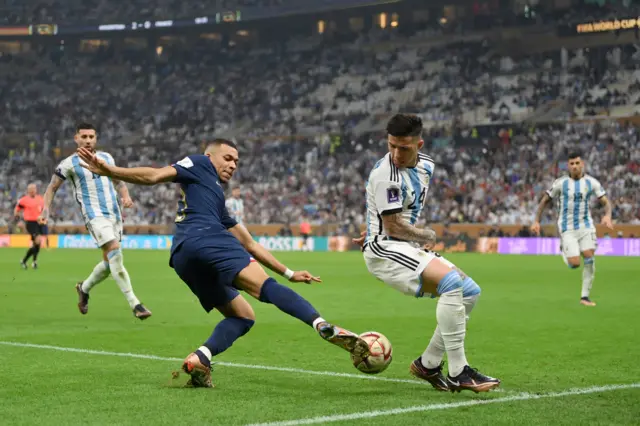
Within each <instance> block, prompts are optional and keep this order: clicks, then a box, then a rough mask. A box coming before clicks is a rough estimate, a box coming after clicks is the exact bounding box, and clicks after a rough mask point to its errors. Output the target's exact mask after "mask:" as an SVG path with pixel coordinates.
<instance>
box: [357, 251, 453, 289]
mask: <svg viewBox="0 0 640 426" xmlns="http://www.w3.org/2000/svg"><path fill="white" fill-rule="evenodd" d="M363 255H364V262H365V264H366V265H367V269H368V270H369V272H371V274H372V275H373V276H374V277H376V278H377V279H378V280H380V281H382V282H384V283H386V284H387V285H390V286H391V287H393V288H395V289H396V290H398V291H400V292H402V293H404V294H406V295H409V296H414V297H422V296H424V297H431V294H429V293H423V292H422V283H421V275H422V271H424V268H426V267H427V265H428V264H429V263H430V262H431V261H432V260H433V259H435V258H438V259H440V261H442V262H444V263H446V264H447V265H449V266H450V267H451V268H453V267H454V265H453V263H451V262H449V261H448V260H446V259H445V258H443V257H442V256H440V255H439V254H437V253H434V252H427V251H425V250H424V249H422V248H421V247H419V246H417V245H413V244H411V243H408V242H404V241H393V240H380V239H379V240H378V241H371V242H369V243H368V244H367V247H366V248H365V250H364V253H363Z"/></svg>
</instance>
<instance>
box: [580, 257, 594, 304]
mask: <svg viewBox="0 0 640 426" xmlns="http://www.w3.org/2000/svg"><path fill="white" fill-rule="evenodd" d="M591 260H592V262H591V263H587V261H588V259H585V260H584V268H583V269H582V297H589V294H591V287H592V286H593V280H594V278H595V276H596V259H594V258H591Z"/></svg>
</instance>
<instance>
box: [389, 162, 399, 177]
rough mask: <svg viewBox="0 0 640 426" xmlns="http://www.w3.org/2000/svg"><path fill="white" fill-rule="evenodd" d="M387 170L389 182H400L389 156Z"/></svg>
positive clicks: (396, 169)
mask: <svg viewBox="0 0 640 426" xmlns="http://www.w3.org/2000/svg"><path fill="white" fill-rule="evenodd" d="M389 168H390V169H391V173H390V176H389V180H390V181H391V182H400V172H399V171H398V168H397V167H396V166H395V165H394V164H393V160H392V159H391V156H389Z"/></svg>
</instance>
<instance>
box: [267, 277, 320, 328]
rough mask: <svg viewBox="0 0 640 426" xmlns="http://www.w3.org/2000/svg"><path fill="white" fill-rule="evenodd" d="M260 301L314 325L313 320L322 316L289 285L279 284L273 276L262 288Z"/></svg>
mask: <svg viewBox="0 0 640 426" xmlns="http://www.w3.org/2000/svg"><path fill="white" fill-rule="evenodd" d="M260 301H261V302H264V303H271V304H273V305H275V306H276V307H277V308H278V309H280V310H281V311H282V312H284V313H287V314H289V315H291V316H292V317H296V318H298V319H299V320H300V321H302V322H304V323H306V324H309V325H310V326H312V327H313V321H315V319H316V318H319V317H320V314H319V313H318V311H316V309H315V308H314V307H313V306H311V303H309V302H307V300H306V299H304V298H303V297H302V296H300V295H299V294H298V293H296V292H295V291H293V290H291V289H290V288H289V287H285V286H283V285H282V284H278V282H277V281H276V280H274V279H273V278H268V279H267V280H266V281H265V282H264V284H263V285H262V290H260Z"/></svg>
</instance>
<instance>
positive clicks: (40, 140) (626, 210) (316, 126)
mask: <svg viewBox="0 0 640 426" xmlns="http://www.w3.org/2000/svg"><path fill="white" fill-rule="evenodd" d="M283 1H285V2H286V0H283ZM256 2H257V3H261V2H268V0H256V1H248V0H247V4H249V3H256ZM25 4H29V2H27V3H25ZM70 4H73V2H70ZM83 4H84V3H83ZM160 4H164V2H161V3H160ZM65 7H69V6H68V5H67V6H65ZM425 36H428V34H427V33H425V32H418V33H415V34H412V35H407V34H401V33H399V32H394V31H393V30H390V31H382V30H380V31H375V30H372V31H371V32H369V33H366V34H361V35H359V36H358V37H357V38H355V39H351V40H343V39H337V40H333V41H329V40H327V39H325V38H323V37H321V36H316V37H310V38H306V39H302V38H295V39H292V40H289V41H286V42H269V43H267V44H263V45H260V46H254V47H252V48H248V47H244V46H241V45H238V46H235V47H234V48H231V47H227V48H220V47H219V46H217V47H216V46H212V45H211V42H209V41H207V40H200V41H198V42H194V43H192V44H191V45H189V48H188V49H185V48H183V47H170V46H167V47H166V48H165V49H164V51H163V52H160V53H158V54H149V52H148V51H147V50H145V51H140V50H135V49H127V48H124V49H119V50H117V51H116V50H115V49H113V48H111V47H110V46H101V47H99V48H97V49H95V50H93V51H91V52H67V51H65V50H64V49H63V48H62V47H61V48H60V49H58V50H55V51H34V52H26V53H22V54H16V55H4V56H2V57H0V61H2V62H3V66H2V67H0V77H1V78H0V97H1V98H2V99H3V102H2V103H1V104H0V114H1V115H2V117H3V121H2V122H1V123H0V141H3V142H6V141H10V140H15V139H16V138H17V139H18V140H20V139H21V138H22V139H23V140H22V142H24V143H17V144H16V143H13V144H11V143H0V153H2V156H1V157H0V158H3V159H4V161H3V164H2V167H1V168H0V178H1V179H0V206H1V208H2V211H3V212H10V211H11V210H12V207H13V203H14V202H15V200H16V199H17V197H18V196H19V195H20V194H21V193H22V192H23V191H24V189H25V188H24V187H25V186H26V182H28V181H39V182H40V187H41V190H44V187H45V186H46V183H47V182H48V180H49V177H50V175H51V173H52V172H53V169H54V167H55V165H56V164H57V162H59V161H60V160H61V159H62V158H64V156H65V155H67V154H68V153H69V150H70V149H72V148H73V144H72V142H71V140H70V139H71V135H72V134H73V128H74V125H75V123H76V121H77V120H85V121H89V122H94V123H96V124H97V125H98V126H99V133H100V136H99V137H100V141H101V142H100V143H101V145H102V147H103V148H104V149H105V150H106V151H109V152H111V153H112V154H113V155H114V157H115V158H116V161H118V162H119V163H120V164H125V165H130V166H131V165H156V166H163V165H166V164H170V163H171V162H173V161H176V160H179V158H177V157H176V156H179V155H185V154H190V153H197V152H199V151H200V150H201V148H202V143H203V141H206V140H211V139H212V138H214V137H216V136H226V137H230V138H233V139H234V140H236V141H237V142H238V144H239V145H240V151H241V157H242V165H241V168H240V169H239V171H238V173H237V176H236V178H235V179H234V181H235V182H236V183H239V184H240V185H241V186H242V192H243V198H244V199H245V206H246V209H247V212H246V218H245V219H246V221H247V222H249V223H273V222H279V223H288V222H290V223H294V222H297V221H299V220H300V218H301V217H308V218H309V219H310V220H311V221H312V222H314V223H316V224H318V223H327V222H348V223H354V222H355V223H362V222H363V220H364V218H363V216H362V215H363V213H364V194H363V188H364V182H365V180H366V175H367V173H368V170H369V169H370V168H371V166H372V165H373V164H374V162H375V161H376V160H377V159H378V158H379V157H381V156H382V155H384V152H385V144H384V140H381V139H380V134H381V133H382V132H381V131H380V129H381V127H380V125H379V124H380V121H384V118H380V119H379V118H377V117H378V116H379V115H382V116H384V114H388V113H390V112H394V111H398V110H402V111H413V112H416V113H419V114H420V115H421V116H422V117H423V119H424V121H425V124H426V127H427V129H426V131H425V140H426V141H427V148H426V149H427V150H428V152H429V153H430V154H431V155H432V156H433V157H434V158H435V159H436V161H437V162H438V166H437V167H438V171H437V172H436V177H435V179H434V180H433V185H432V188H431V190H430V193H429V195H430V201H429V202H428V207H427V213H426V215H425V218H424V220H425V221H428V222H484V223H490V224H497V223H501V224H526V223H529V222H530V221H531V219H532V217H533V214H534V212H535V205H536V201H537V196H538V195H539V194H540V193H541V192H542V191H543V190H544V189H546V187H547V186H548V185H550V183H551V181H552V180H553V178H554V177H555V176H557V175H559V174H560V173H561V172H562V170H560V168H561V165H562V163H563V159H564V156H565V155H566V153H567V151H568V150H569V149H573V148H578V149H580V150H581V151H582V152H584V155H585V159H586V160H587V161H588V172H589V173H590V174H592V175H594V176H595V177H596V178H598V179H600V180H601V181H602V183H603V185H604V186H605V188H606V189H607V190H608V191H609V194H610V196H611V197H612V199H613V200H614V203H615V205H616V208H615V211H614V217H615V219H616V220H617V221H619V222H624V223H640V209H639V207H640V200H638V194H637V191H634V188H637V187H638V183H640V182H639V179H640V177H639V175H638V167H639V164H640V158H639V156H640V145H639V142H638V129H637V128H635V127H624V126H621V125H619V124H617V123H615V122H614V124H610V123H611V121H607V122H606V124H583V125H578V124H574V125H571V124H567V125H564V124H558V123H556V124H553V125H548V124H540V125H535V126H532V127H529V126H530V125H527V127H524V128H522V127H520V125H519V124H517V122H518V121H520V120H521V119H522V118H525V117H527V116H530V115H531V114H533V113H534V112H536V111H537V110H538V108H540V107H542V106H544V105H545V104H547V103H551V102H552V101H556V100H563V101H565V102H566V103H567V104H568V105H570V106H571V107H570V108H569V109H566V110H564V112H563V114H565V118H571V117H573V116H582V115H585V116H588V115H596V114H598V113H599V112H600V111H601V110H602V109H603V108H604V109H606V108H612V107H619V106H621V105H624V106H625V107H626V106H628V105H631V106H630V107H629V108H635V105H637V104H638V103H640V96H639V95H640V91H639V89H640V83H639V81H640V78H639V77H640V74H637V72H636V71H635V67H636V64H637V63H638V59H636V58H635V56H636V54H635V49H634V48H633V47H632V46H623V47H622V48H621V49H618V50H616V49H611V51H609V52H608V53H607V55H606V57H607V61H606V62H605V63H604V65H603V66H602V67H600V68H599V69H598V70H594V69H593V67H591V66H590V64H589V58H588V57H586V56H585V54H584V52H583V51H580V50H576V51H572V52H561V51H556V52H550V53H547V54H544V55H531V56H528V57H526V58H524V59H518V60H516V59H513V58H510V57H503V56H499V55H496V54H494V53H492V46H491V45H490V44H489V43H488V42H487V41H486V40H482V39H480V40H475V41H470V40H468V41H466V42H459V41H454V42H450V43H447V44H446V45H440V46H438V45H432V46H430V47H429V48H426V47H407V46H406V45H402V43H400V44H401V46H399V47H396V48H393V49H390V50H389V49H387V50H378V49H375V46H376V44H377V43H379V42H381V41H389V40H391V41H403V40H405V39H414V40H415V39H416V38H420V37H425ZM621 81H622V82H623V83H621ZM621 84H622V85H621ZM367 121H369V125H368V126H367V125H364V126H363V125H362V124H363V123H365V124H367ZM470 123H472V124H470ZM491 124H493V125H496V124H497V125H498V126H499V127H498V128H496V129H493V130H491V132H490V134H489V135H488V136H486V135H485V136H478V135H476V129H475V128H474V127H473V125H491ZM500 126H502V128H504V130H503V131H500V129H501V127H500ZM374 127H375V129H374ZM382 127H383V126H382ZM69 190H70V188H64V189H62V190H61V191H60V192H59V193H58V196H57V199H56V202H55V212H54V214H53V221H54V222H55V223H62V224H81V223H82V220H81V217H80V214H79V211H78V209H77V206H76V203H75V201H74V200H73V197H72V195H71V193H70V191H69ZM132 193H133V196H134V198H135V199H136V200H137V205H136V207H135V208H134V209H133V210H131V211H129V212H126V220H127V222H128V223H132V224H163V223H170V222H171V221H172V220H173V217H174V214H175V206H176V199H177V198H176V193H175V190H174V188H173V187H172V186H171V185H163V186H158V187H155V188H153V189H150V188H143V187H136V188H133V189H132ZM8 221H10V217H6V215H5V216H4V217H1V218H0V224H6V223H7V222H8ZM546 221H547V222H549V221H551V212H549V215H548V216H547V218H546Z"/></svg>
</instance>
